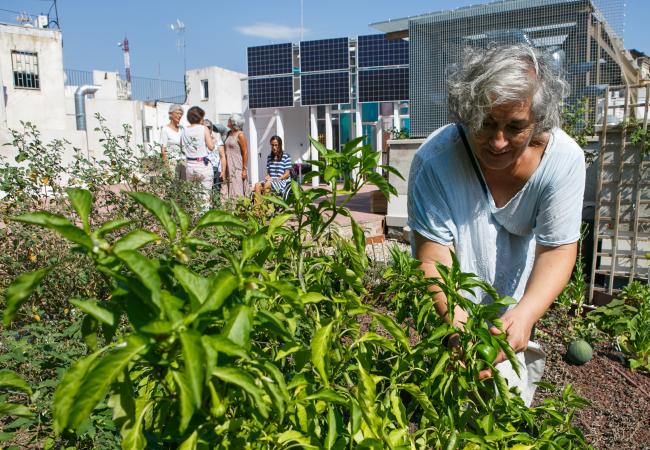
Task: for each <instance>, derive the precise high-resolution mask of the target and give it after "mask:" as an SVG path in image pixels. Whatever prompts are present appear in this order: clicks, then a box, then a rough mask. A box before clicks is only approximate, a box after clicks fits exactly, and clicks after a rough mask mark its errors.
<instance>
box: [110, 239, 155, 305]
mask: <svg viewBox="0 0 650 450" xmlns="http://www.w3.org/2000/svg"><path fill="white" fill-rule="evenodd" d="M117 257H118V258H120V259H121V260H122V261H124V262H125V263H126V265H127V266H128V268H129V269H131V272H133V274H134V275H135V276H136V277H137V278H138V279H139V280H140V282H141V283H142V284H143V285H144V287H146V288H147V289H149V292H151V301H152V302H153V304H154V305H156V306H158V307H160V276H158V270H157V269H156V266H155V265H154V264H153V263H152V262H151V260H149V258H147V257H146V256H144V255H142V254H141V253H138V252H137V251H136V250H125V251H123V252H120V253H118V254H117Z"/></svg>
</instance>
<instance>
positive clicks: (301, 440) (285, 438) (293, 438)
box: [278, 430, 319, 450]
mask: <svg viewBox="0 0 650 450" xmlns="http://www.w3.org/2000/svg"><path fill="white" fill-rule="evenodd" d="M292 442H295V443H296V444H298V445H299V446H300V448H304V449H307V450H318V448H319V447H316V446H315V445H312V444H311V441H310V440H309V438H308V437H307V436H305V435H304V434H302V433H301V432H299V431H296V430H287V431H285V432H283V433H281V434H280V435H278V444H290V443H292ZM292 447H294V445H286V448H292Z"/></svg>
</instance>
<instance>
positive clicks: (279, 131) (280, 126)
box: [275, 109, 284, 142]
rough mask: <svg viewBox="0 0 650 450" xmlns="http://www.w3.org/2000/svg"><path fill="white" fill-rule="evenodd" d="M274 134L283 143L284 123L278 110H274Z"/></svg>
mask: <svg viewBox="0 0 650 450" xmlns="http://www.w3.org/2000/svg"><path fill="white" fill-rule="evenodd" d="M275 134H276V136H280V139H282V141H283V142H284V123H283V122H282V113H281V112H280V110H278V109H276V110H275Z"/></svg>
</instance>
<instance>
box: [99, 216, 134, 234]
mask: <svg viewBox="0 0 650 450" xmlns="http://www.w3.org/2000/svg"><path fill="white" fill-rule="evenodd" d="M130 223H133V221H132V220H129V219H115V220H109V221H108V222H106V223H104V224H103V225H102V226H101V227H99V229H98V230H97V231H96V233H97V236H99V237H103V236H104V235H106V234H108V233H111V232H113V231H115V230H118V229H120V228H122V227H125V226H127V225H129V224H130Z"/></svg>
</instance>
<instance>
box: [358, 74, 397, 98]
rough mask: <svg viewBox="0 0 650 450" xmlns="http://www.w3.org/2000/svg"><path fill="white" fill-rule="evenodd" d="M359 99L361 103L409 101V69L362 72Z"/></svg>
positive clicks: (359, 81) (359, 82) (359, 76)
mask: <svg viewBox="0 0 650 450" xmlns="http://www.w3.org/2000/svg"><path fill="white" fill-rule="evenodd" d="M357 76H358V79H357V81H358V83H357V88H358V93H357V98H358V100H359V102H360V103H370V102H394V101H402V100H408V99H409V70H408V67H389V68H376V69H365V70H360V71H359V72H358V74H357Z"/></svg>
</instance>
